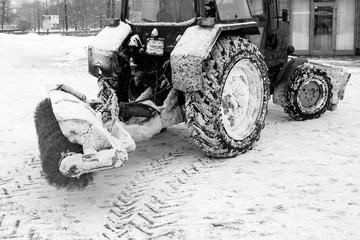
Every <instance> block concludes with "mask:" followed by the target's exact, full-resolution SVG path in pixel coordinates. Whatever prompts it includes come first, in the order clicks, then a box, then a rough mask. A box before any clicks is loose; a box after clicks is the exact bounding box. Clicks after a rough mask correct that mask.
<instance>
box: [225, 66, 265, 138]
mask: <svg viewBox="0 0 360 240" xmlns="http://www.w3.org/2000/svg"><path fill="white" fill-rule="evenodd" d="M263 94H264V87H263V82H262V78H261V73H260V71H259V69H258V67H257V66H256V65H255V64H254V63H253V62H252V61H251V60H250V59H243V60H240V61H238V62H236V64H235V65H234V66H233V67H232V68H231V70H230V72H229V74H228V76H227V78H226V82H225V85H224V88H223V92H222V99H221V113H222V118H223V119H222V120H223V126H224V128H225V130H226V132H227V133H228V135H229V136H230V137H231V138H233V139H234V140H243V139H244V138H246V137H247V136H248V135H249V134H250V133H251V132H252V131H253V130H254V128H255V123H256V121H257V119H258V117H259V115H260V113H261V111H262V110H261V109H262V104H263V97H264V96H263Z"/></svg>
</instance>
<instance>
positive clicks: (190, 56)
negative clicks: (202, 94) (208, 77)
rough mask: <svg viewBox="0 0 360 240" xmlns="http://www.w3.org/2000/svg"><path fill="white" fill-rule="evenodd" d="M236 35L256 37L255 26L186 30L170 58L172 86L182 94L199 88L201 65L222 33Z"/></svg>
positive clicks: (257, 31) (221, 25)
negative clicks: (234, 32) (232, 32)
mask: <svg viewBox="0 0 360 240" xmlns="http://www.w3.org/2000/svg"><path fill="white" fill-rule="evenodd" d="M228 31H237V34H240V33H242V34H244V35H256V34H260V32H259V29H258V26H257V23H256V22H253V21H251V22H244V23H238V24H216V25H215V26H213V27H211V28H210V27H201V26H199V25H196V26H193V27H190V28H188V29H187V30H186V31H185V33H184V35H183V36H182V37H181V39H180V40H179V42H178V43H177V44H176V46H175V48H174V50H173V51H172V52H171V55H170V63H171V71H172V83H173V86H174V88H175V89H178V90H180V91H183V92H189V91H198V90H200V89H201V88H202V76H203V61H204V60H205V59H206V58H207V57H208V55H209V53H210V51H211V50H212V48H213V46H214V45H215V43H216V40H217V39H218V38H219V36H220V34H221V33H222V32H228Z"/></svg>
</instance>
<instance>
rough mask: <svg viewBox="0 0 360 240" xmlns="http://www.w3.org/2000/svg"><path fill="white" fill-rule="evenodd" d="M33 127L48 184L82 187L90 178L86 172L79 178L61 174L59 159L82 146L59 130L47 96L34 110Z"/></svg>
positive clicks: (78, 150)
mask: <svg viewBox="0 0 360 240" xmlns="http://www.w3.org/2000/svg"><path fill="white" fill-rule="evenodd" d="M34 118H35V127H36V133H37V136H38V145H39V151H40V159H41V166H42V170H43V174H44V176H45V179H46V180H47V181H48V183H49V184H51V185H54V186H56V187H59V188H67V189H82V188H84V187H86V186H87V185H88V184H89V183H90V182H91V181H92V180H93V174H91V173H87V174H83V175H81V176H80V177H79V178H69V177H65V176H64V175H62V174H61V172H60V170H59V161H60V160H61V159H62V158H63V157H64V156H65V155H66V154H69V153H82V146H81V145H79V144H74V143H71V142H70V141H69V140H68V139H67V138H66V137H65V136H64V135H63V133H62V132H61V129H60V126H59V123H58V122H57V120H56V118H55V116H54V113H53V110H52V107H51V101H50V99H49V98H46V99H44V100H43V101H41V102H40V103H39V104H38V106H37V107H36V110H35V116H34Z"/></svg>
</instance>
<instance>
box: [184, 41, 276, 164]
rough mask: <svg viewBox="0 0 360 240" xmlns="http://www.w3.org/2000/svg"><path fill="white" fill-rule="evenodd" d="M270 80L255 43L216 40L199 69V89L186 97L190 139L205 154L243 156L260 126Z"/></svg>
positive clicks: (253, 141)
mask: <svg viewBox="0 0 360 240" xmlns="http://www.w3.org/2000/svg"><path fill="white" fill-rule="evenodd" d="M268 99H269V79H268V75H267V67H266V64H265V62H264V59H263V57H262V55H261V53H260V52H259V50H258V49H257V47H256V46H255V45H253V44H252V43H250V42H249V41H248V40H246V39H242V38H240V37H233V36H230V37H220V38H219V39H218V40H217V42H216V44H215V45H214V47H213V49H212V51H211V53H210V54H209V56H208V58H207V59H206V60H205V63H204V67H203V88H202V90H200V91H196V92H189V93H187V94H186V117H187V122H186V123H187V125H188V127H189V128H190V131H191V138H192V139H193V140H194V142H195V143H196V145H197V146H198V147H199V148H200V149H202V150H203V151H204V152H205V153H206V155H208V156H211V157H217V158H219V157H233V156H236V155H238V154H240V153H244V152H246V151H247V150H248V149H250V148H251V147H252V146H253V144H254V143H255V142H256V141H257V140H258V139H259V137H260V131H261V130H262V129H263V128H264V126H265V117H266V114H267V105H268Z"/></svg>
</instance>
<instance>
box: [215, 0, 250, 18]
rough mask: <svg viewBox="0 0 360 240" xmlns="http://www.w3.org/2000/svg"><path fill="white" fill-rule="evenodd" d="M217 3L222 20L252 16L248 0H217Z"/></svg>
mask: <svg viewBox="0 0 360 240" xmlns="http://www.w3.org/2000/svg"><path fill="white" fill-rule="evenodd" d="M216 5H217V8H218V13H219V18H220V20H222V21H232V20H241V19H249V18H251V13H250V9H249V5H248V3H247V0H216Z"/></svg>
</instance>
